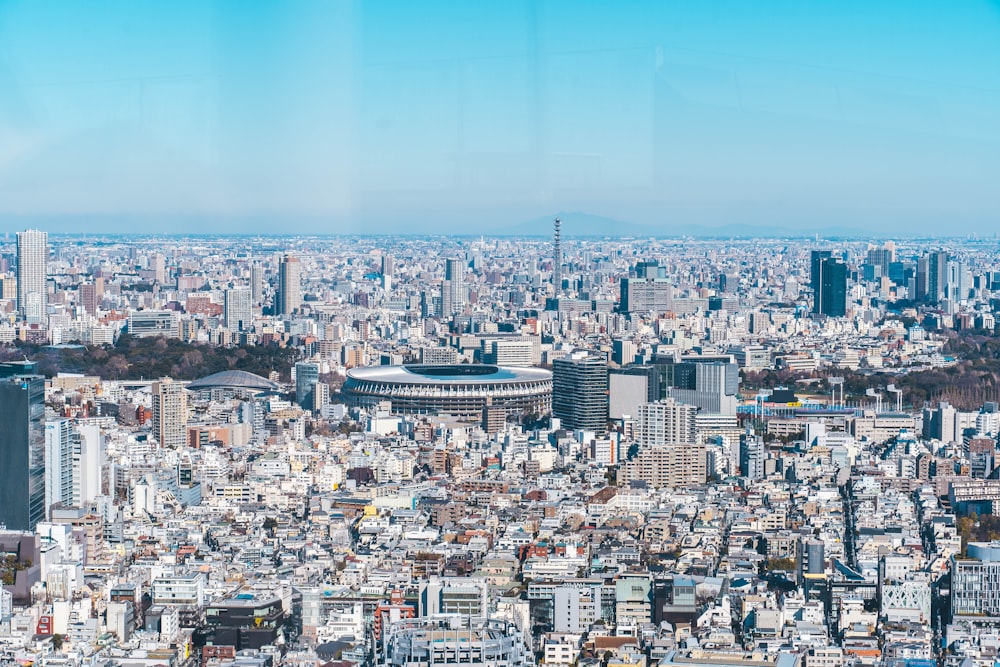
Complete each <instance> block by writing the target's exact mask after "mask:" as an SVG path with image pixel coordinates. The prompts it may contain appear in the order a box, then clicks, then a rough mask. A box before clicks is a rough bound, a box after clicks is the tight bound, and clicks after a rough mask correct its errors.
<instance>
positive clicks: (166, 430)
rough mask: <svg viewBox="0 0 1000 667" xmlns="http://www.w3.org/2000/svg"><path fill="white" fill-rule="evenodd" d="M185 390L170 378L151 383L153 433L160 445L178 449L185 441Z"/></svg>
mask: <svg viewBox="0 0 1000 667" xmlns="http://www.w3.org/2000/svg"><path fill="white" fill-rule="evenodd" d="M186 429H187V390H186V389H184V386H183V385H182V384H180V383H177V382H174V381H173V380H171V379H170V378H163V379H162V380H160V381H159V382H154V383H153V434H154V435H155V436H156V439H157V440H158V441H159V442H160V446H161V447H169V448H172V449H178V448H181V447H184V446H185V444H187V443H186V438H185V431H186Z"/></svg>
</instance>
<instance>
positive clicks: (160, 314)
mask: <svg viewBox="0 0 1000 667" xmlns="http://www.w3.org/2000/svg"><path fill="white" fill-rule="evenodd" d="M128 333H129V335H131V336H134V337H136V338H155V337H156V336H163V337H164V338H180V318H179V317H178V315H177V313H176V312H174V311H172V310H137V311H134V312H132V313H131V314H129V316H128Z"/></svg>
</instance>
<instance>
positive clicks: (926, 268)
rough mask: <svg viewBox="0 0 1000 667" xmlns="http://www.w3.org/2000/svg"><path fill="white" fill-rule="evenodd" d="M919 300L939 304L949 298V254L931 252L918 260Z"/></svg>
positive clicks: (917, 286) (917, 285)
mask: <svg viewBox="0 0 1000 667" xmlns="http://www.w3.org/2000/svg"><path fill="white" fill-rule="evenodd" d="M916 282H917V284H916V288H917V300H918V301H923V302H926V303H937V302H938V301H941V300H942V299H944V298H946V297H947V296H948V294H947V285H948V253H947V252H944V251H937V252H931V253H928V254H926V255H924V256H923V257H921V258H920V259H919V260H917V281H916Z"/></svg>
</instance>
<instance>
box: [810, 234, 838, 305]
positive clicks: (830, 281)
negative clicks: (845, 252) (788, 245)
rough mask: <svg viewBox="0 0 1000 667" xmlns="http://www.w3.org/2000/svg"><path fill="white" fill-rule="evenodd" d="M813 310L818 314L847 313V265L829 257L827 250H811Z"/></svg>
mask: <svg viewBox="0 0 1000 667" xmlns="http://www.w3.org/2000/svg"><path fill="white" fill-rule="evenodd" d="M810 268H811V277H812V284H811V286H812V289H813V310H812V312H813V313H815V314H818V315H826V316H827V317H843V316H844V315H846V314H847V265H846V264H844V263H843V262H841V261H840V260H837V259H834V258H833V257H831V253H830V251H829V250H813V251H812V262H811V267H810Z"/></svg>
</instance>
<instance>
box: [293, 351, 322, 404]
mask: <svg viewBox="0 0 1000 667" xmlns="http://www.w3.org/2000/svg"><path fill="white" fill-rule="evenodd" d="M318 382H319V364H313V363H309V362H305V361H300V362H298V363H297V364H295V402H296V403H298V404H299V407H301V408H302V409H303V410H315V409H316V408H317V405H316V384H317V383H318Z"/></svg>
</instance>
